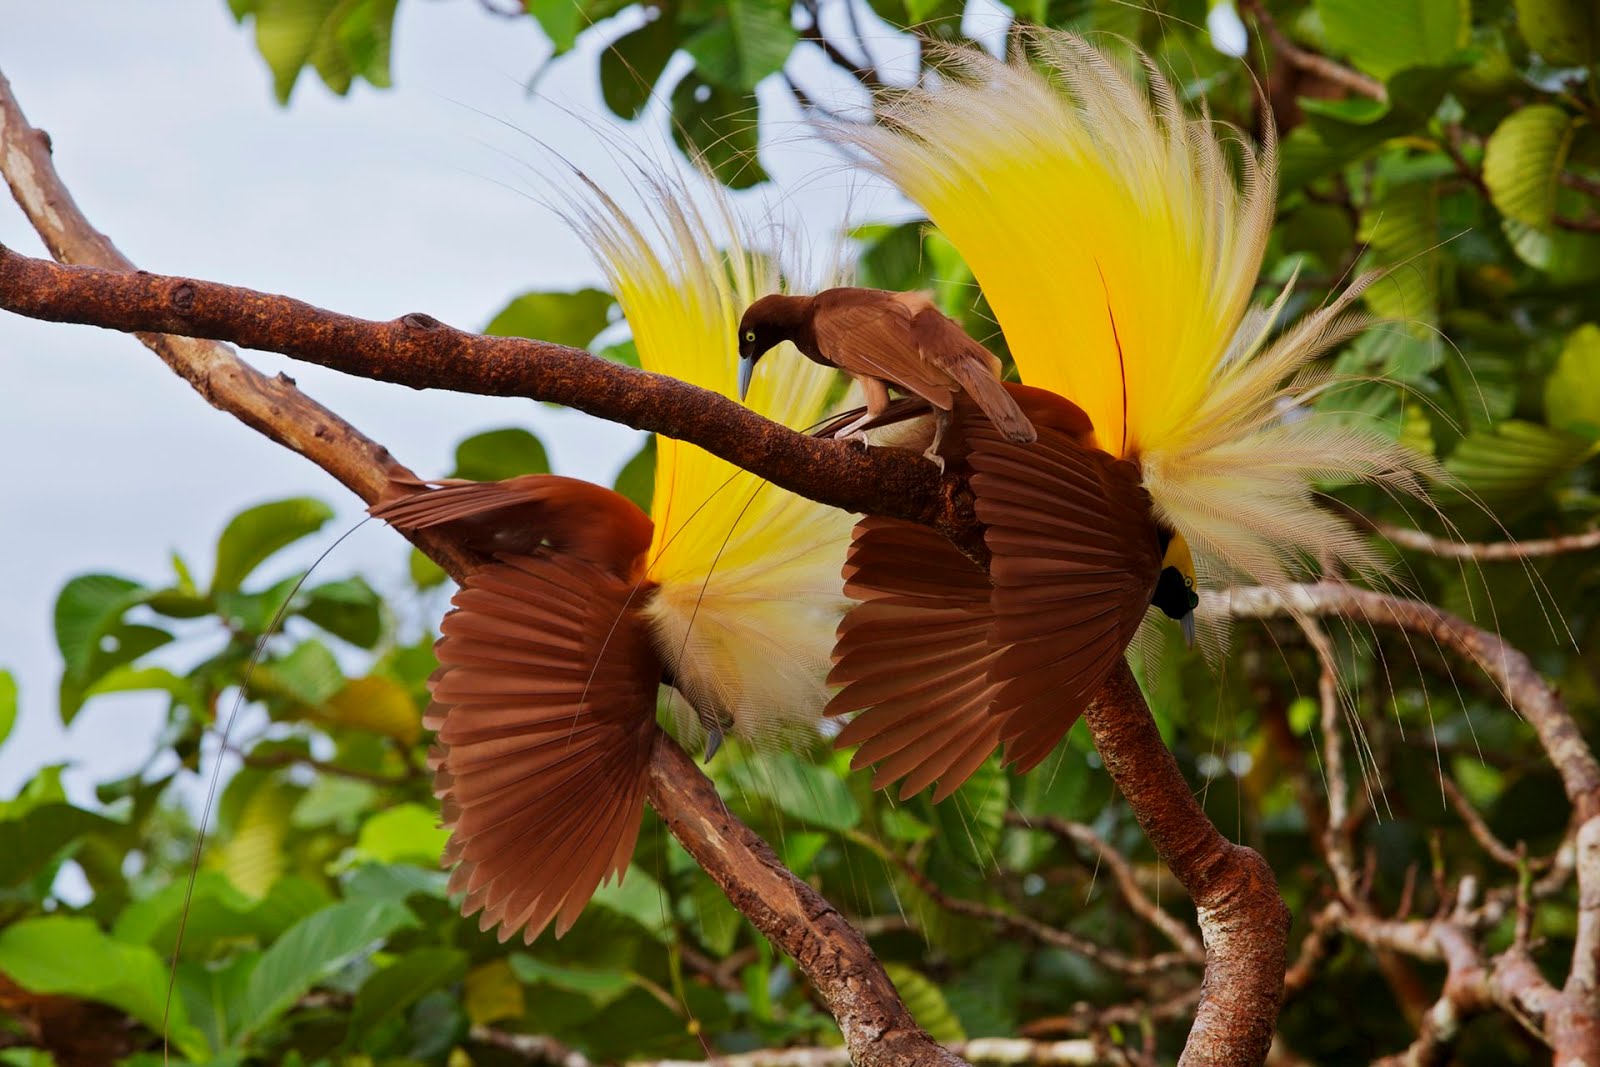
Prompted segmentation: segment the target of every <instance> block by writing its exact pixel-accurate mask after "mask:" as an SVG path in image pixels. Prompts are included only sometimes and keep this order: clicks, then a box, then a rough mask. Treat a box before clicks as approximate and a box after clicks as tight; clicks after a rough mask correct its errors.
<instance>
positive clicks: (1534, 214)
mask: <svg viewBox="0 0 1600 1067" xmlns="http://www.w3.org/2000/svg"><path fill="white" fill-rule="evenodd" d="M1573 129H1574V127H1573V123H1572V118H1571V116H1569V115H1568V114H1567V113H1566V112H1565V111H1563V110H1562V109H1561V108H1559V107H1556V106H1555V105H1553V104H1534V105H1533V106H1531V107H1525V108H1523V109H1522V110H1520V111H1516V112H1513V113H1512V114H1510V115H1508V116H1507V117H1506V118H1505V119H1504V120H1503V121H1502V122H1501V123H1500V125H1499V126H1497V127H1495V131H1494V133H1492V134H1490V135H1489V141H1488V143H1487V144H1486V145H1485V146H1484V151H1483V181H1484V184H1485V185H1487V186H1488V187H1489V198H1490V199H1491V200H1493V201H1494V206H1495V207H1497V208H1499V209H1500V213H1501V214H1502V215H1504V216H1506V218H1508V219H1515V220H1517V221H1518V222H1523V223H1526V224H1528V225H1529V226H1535V227H1543V226H1548V225H1549V224H1550V218H1551V216H1552V215H1553V214H1554V213H1555V208H1556V181H1557V179H1558V178H1559V177H1560V175H1561V170H1562V168H1563V167H1565V166H1566V164H1567V154H1568V152H1569V151H1571V148H1572V134H1573Z"/></svg>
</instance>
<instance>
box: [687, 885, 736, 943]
mask: <svg viewBox="0 0 1600 1067" xmlns="http://www.w3.org/2000/svg"><path fill="white" fill-rule="evenodd" d="M690 878H691V879H693V881H692V882H691V884H690V890H689V897H690V900H691V901H693V903H694V916H695V920H696V922H697V923H698V925H699V927H700V943H701V944H702V945H704V946H705V947H706V948H707V949H708V950H710V952H711V954H712V955H713V956H715V957H716V958H717V959H722V958H723V957H724V956H726V955H727V954H728V953H730V952H732V951H733V943H734V942H735V941H737V940H738V938H739V923H740V916H739V912H738V911H737V910H736V909H735V908H734V906H733V905H732V904H730V903H728V898H727V897H726V896H724V895H723V893H722V890H721V889H719V888H717V883H715V882H713V881H712V880H711V878H710V876H708V875H706V874H704V873H702V872H699V871H696V872H694V873H693V874H691V875H690Z"/></svg>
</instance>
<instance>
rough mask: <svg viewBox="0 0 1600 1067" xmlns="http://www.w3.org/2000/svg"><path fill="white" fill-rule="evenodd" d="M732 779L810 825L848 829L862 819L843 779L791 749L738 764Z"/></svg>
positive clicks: (858, 808) (832, 828) (742, 787)
mask: <svg viewBox="0 0 1600 1067" xmlns="http://www.w3.org/2000/svg"><path fill="white" fill-rule="evenodd" d="M733 780H734V781H735V782H736V783H738V785H739V787H740V788H741V789H745V790H748V791H749V792H751V793H754V794H756V795H757V796H760V797H764V798H766V799H767V800H768V801H770V802H771V803H772V805H773V806H774V807H776V808H777V809H778V810H779V811H781V812H783V813H784V814H785V815H789V816H791V817H793V818H796V819H799V820H801V821H802V822H805V823H809V824H810V825H812V826H821V827H823V828H825V829H828V830H850V829H853V828H854V827H855V826H856V825H857V824H859V823H860V822H861V808H860V806H859V805H857V804H856V799H855V797H853V796H851V795H850V787H849V786H847V785H845V783H844V781H843V779H841V778H840V777H839V776H838V775H837V774H835V773H833V771H832V770H831V769H829V768H825V767H818V766H817V765H815V764H812V763H807V762H805V761H804V760H802V759H800V758H799V757H797V756H795V755H794V754H793V753H789V752H774V753H771V754H769V755H763V756H760V757H758V758H755V759H751V760H748V761H746V762H743V763H740V764H737V765H735V766H734V768H733Z"/></svg>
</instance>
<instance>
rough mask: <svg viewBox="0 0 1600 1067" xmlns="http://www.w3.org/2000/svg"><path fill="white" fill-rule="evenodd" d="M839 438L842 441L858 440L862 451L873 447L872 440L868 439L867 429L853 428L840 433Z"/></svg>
mask: <svg viewBox="0 0 1600 1067" xmlns="http://www.w3.org/2000/svg"><path fill="white" fill-rule="evenodd" d="M838 439H839V440H840V441H854V442H856V443H857V444H859V445H860V446H861V451H863V452H865V451H866V450H867V449H869V448H871V447H872V444H871V442H869V441H868V440H867V431H865V430H852V431H851V432H850V433H847V434H840V435H839V438H838Z"/></svg>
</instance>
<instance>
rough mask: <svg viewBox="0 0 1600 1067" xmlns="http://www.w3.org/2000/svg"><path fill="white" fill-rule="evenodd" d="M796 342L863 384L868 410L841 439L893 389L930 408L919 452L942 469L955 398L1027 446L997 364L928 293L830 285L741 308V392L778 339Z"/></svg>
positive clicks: (1029, 429) (1029, 432)
mask: <svg viewBox="0 0 1600 1067" xmlns="http://www.w3.org/2000/svg"><path fill="white" fill-rule="evenodd" d="M783 341H791V342H793V343H794V346H795V347H796V348H798V349H799V350H800V351H801V352H803V353H805V355H806V356H807V357H808V358H810V359H811V360H813V361H814V362H817V363H822V364H824V365H826V366H830V367H837V368H839V369H840V370H842V371H844V372H845V373H846V374H848V375H850V376H851V377H852V378H854V379H855V380H857V381H858V382H860V383H861V386H862V389H863V390H864V391H865V392H866V397H867V407H866V413H865V414H864V415H862V417H861V418H860V419H859V420H857V422H856V423H854V424H852V425H850V426H847V427H845V428H844V429H843V430H842V431H841V433H840V434H839V436H842V437H848V436H853V435H856V434H858V432H859V431H860V430H861V429H862V427H863V426H865V425H866V423H867V422H868V421H870V420H871V419H873V418H874V417H876V416H878V415H880V414H882V413H883V412H884V411H885V409H887V408H888V406H889V389H888V387H889V386H891V385H892V386H894V387H896V388H897V389H900V390H902V391H904V392H907V393H913V394H915V395H917V396H919V397H921V398H923V399H924V400H926V401H927V402H928V403H929V404H930V405H932V406H933V408H934V410H935V413H936V420H937V421H936V425H935V428H934V435H933V441H932V443H931V444H929V446H928V449H927V451H926V452H924V453H923V455H925V456H927V457H928V459H929V460H931V461H932V462H934V463H936V464H938V466H939V467H940V469H941V470H942V469H943V468H944V459H943V458H942V457H941V456H940V454H939V453H940V448H939V445H940V442H941V441H942V440H943V438H944V433H945V430H946V428H947V427H948V426H949V422H950V410H951V408H952V406H953V404H954V398H955V397H956V396H957V395H959V394H961V393H966V394H969V395H970V396H971V397H972V398H973V400H975V401H976V402H977V404H978V407H979V408H981V409H982V410H983V413H984V414H985V415H987V416H988V417H989V419H990V420H991V421H992V422H993V423H994V424H995V425H996V426H997V427H999V428H1000V431H1001V432H1002V433H1003V434H1004V435H1005V436H1006V437H1007V438H1009V439H1010V440H1012V441H1017V442H1022V443H1026V442H1030V441H1032V440H1033V439H1034V429H1033V426H1032V425H1031V424H1030V423H1029V422H1028V418H1027V416H1026V415H1024V414H1023V413H1022V411H1021V409H1019V408H1018V407H1017V405H1016V402H1015V401H1014V400H1012V398H1011V397H1010V395H1009V394H1007V392H1006V391H1005V389H1003V388H1001V385H1000V361H999V360H998V359H996V358H995V356H994V354H993V353H992V352H990V351H989V350H988V349H987V348H984V347H983V346H982V345H980V344H979V343H978V342H976V341H974V340H973V339H972V338H971V337H968V336H967V333H966V331H965V330H963V329H962V328H961V326H960V325H959V324H958V323H956V322H955V320H953V319H951V318H950V317H949V316H947V315H945V314H944V313H943V312H941V311H940V310H939V309H938V308H937V307H935V306H934V304H933V299H932V297H931V295H930V294H928V293H922V292H917V293H894V292H889V291H887V290H883V289H857V288H839V289H825V290H823V291H822V292H820V293H818V294H816V295H815V296H791V295H787V294H783V293H774V294H772V295H771V296H764V297H762V298H761V299H760V300H757V301H756V302H755V303H753V304H751V305H750V307H749V308H747V309H746V310H745V313H744V317H743V319H742V320H741V321H740V323H739V397H740V399H743V398H744V395H745V393H746V392H748V391H749V388H750V380H751V377H752V376H753V375H754V373H755V367H756V363H757V362H758V361H759V360H760V359H761V357H762V356H763V355H765V354H766V353H767V352H768V351H770V350H771V349H772V348H773V347H774V346H775V345H777V344H779V343H780V342H783Z"/></svg>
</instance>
